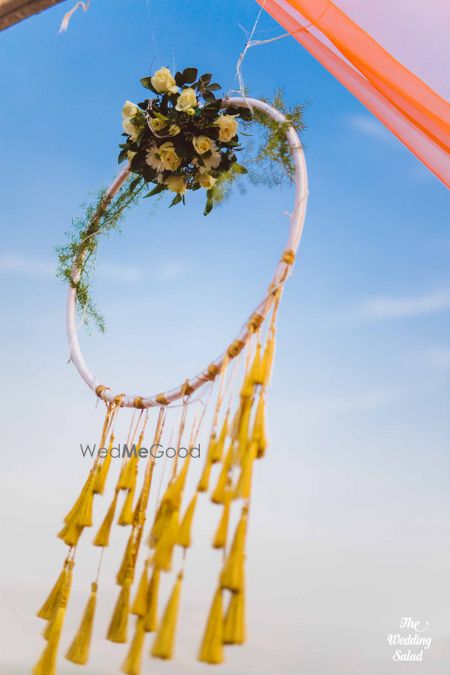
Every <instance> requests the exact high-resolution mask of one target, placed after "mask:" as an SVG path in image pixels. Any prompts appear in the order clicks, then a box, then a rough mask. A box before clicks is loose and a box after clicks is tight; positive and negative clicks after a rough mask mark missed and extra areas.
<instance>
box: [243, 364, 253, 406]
mask: <svg viewBox="0 0 450 675" xmlns="http://www.w3.org/2000/svg"><path fill="white" fill-rule="evenodd" d="M252 394H253V381H252V378H251V372H250V371H249V372H247V373H246V374H245V377H244V382H243V384H242V388H241V391H240V397H241V399H242V400H243V401H246V400H247V399H249V398H251V396H252Z"/></svg>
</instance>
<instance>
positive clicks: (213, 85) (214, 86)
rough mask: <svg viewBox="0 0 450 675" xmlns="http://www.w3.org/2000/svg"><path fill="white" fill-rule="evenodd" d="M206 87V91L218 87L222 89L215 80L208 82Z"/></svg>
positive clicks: (214, 89) (215, 89) (216, 89)
mask: <svg viewBox="0 0 450 675" xmlns="http://www.w3.org/2000/svg"><path fill="white" fill-rule="evenodd" d="M206 89H207V90H208V91H218V90H219V89H222V87H221V86H220V84H218V83H217V82H213V83H212V84H208V86H207V87H206Z"/></svg>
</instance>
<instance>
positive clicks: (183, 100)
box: [175, 87, 198, 114]
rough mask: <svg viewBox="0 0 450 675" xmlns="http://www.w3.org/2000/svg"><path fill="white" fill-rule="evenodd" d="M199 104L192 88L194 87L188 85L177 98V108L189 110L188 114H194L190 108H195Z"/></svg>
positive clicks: (182, 110)
mask: <svg viewBox="0 0 450 675" xmlns="http://www.w3.org/2000/svg"><path fill="white" fill-rule="evenodd" d="M197 105H198V101H197V97H196V95H195V91H194V90H193V89H192V87H187V88H186V89H183V91H182V92H181V94H180V95H179V97H178V98H177V104H176V106H175V108H176V109H177V110H178V111H179V112H187V113H188V114H192V113H190V112H189V110H190V109H191V108H195V107H196V106H197ZM194 112H195V111H194Z"/></svg>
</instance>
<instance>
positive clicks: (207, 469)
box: [197, 457, 212, 492]
mask: <svg viewBox="0 0 450 675" xmlns="http://www.w3.org/2000/svg"><path fill="white" fill-rule="evenodd" d="M211 469H212V461H211V457H207V458H206V461H205V465H204V467H203V471H202V474H201V476H200V480H199V482H198V485H197V492H207V491H208V487H209V478H210V476H211Z"/></svg>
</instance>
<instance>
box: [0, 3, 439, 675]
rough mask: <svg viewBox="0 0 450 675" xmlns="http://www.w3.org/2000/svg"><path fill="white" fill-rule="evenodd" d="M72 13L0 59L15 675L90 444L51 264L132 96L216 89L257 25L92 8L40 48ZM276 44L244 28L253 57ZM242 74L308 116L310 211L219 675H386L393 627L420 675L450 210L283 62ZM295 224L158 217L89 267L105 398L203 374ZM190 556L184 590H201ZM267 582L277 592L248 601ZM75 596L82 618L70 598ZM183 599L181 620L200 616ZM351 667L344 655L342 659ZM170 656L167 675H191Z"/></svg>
mask: <svg viewBox="0 0 450 675" xmlns="http://www.w3.org/2000/svg"><path fill="white" fill-rule="evenodd" d="M67 8H68V7H65V5H62V6H59V7H55V8H53V9H52V10H50V11H48V12H45V13H44V14H43V15H40V16H37V17H35V18H33V19H31V20H29V21H26V22H24V23H22V24H19V25H18V26H16V27H13V28H11V29H10V30H8V31H6V32H5V33H3V34H2V35H1V40H0V55H1V56H0V58H1V60H2V69H1V74H0V81H1V87H2V91H3V92H4V103H3V106H2V120H3V123H2V125H1V130H0V138H1V147H2V169H1V171H2V180H1V181H0V194H1V202H2V228H1V231H0V242H1V244H0V251H1V252H0V298H1V303H2V315H3V322H2V331H1V335H0V340H1V348H2V353H3V355H4V363H3V373H4V378H3V395H4V403H3V413H4V414H5V421H4V423H3V430H4V441H3V455H4V456H3V467H4V472H3V478H2V502H1V507H0V508H1V512H2V515H3V519H2V520H4V521H5V520H6V526H5V529H6V534H5V541H7V542H8V546H7V547H6V552H5V553H4V557H5V573H4V575H3V582H2V584H6V585H7V586H8V587H9V589H10V590H6V586H5V589H4V591H5V592H4V597H5V601H4V607H3V610H2V611H3V613H4V619H5V620H4V621H2V622H0V623H1V624H2V625H3V626H4V627H3V628H2V629H1V630H2V637H5V638H7V641H8V642H7V644H8V645H10V647H9V648H7V649H6V651H5V652H4V655H3V656H2V659H3V661H2V662H1V663H0V672H2V673H3V672H4V673H11V672H15V671H13V669H14V668H16V669H17V673H19V672H28V671H27V667H28V664H29V663H30V662H31V661H32V660H33V659H34V657H35V654H36V653H37V652H38V650H39V644H40V642H39V638H38V637H36V639H35V640H34V637H33V638H32V639H31V640H30V644H29V645H27V647H26V649H23V650H22V649H20V650H19V649H18V644H19V643H21V637H20V636H21V635H22V634H23V631H24V630H25V631H26V633H27V635H30V636H37V635H38V632H39V628H40V627H39V626H37V623H36V622H35V621H34V619H33V617H32V612H33V610H34V608H35V606H36V605H37V604H39V600H40V598H41V596H42V589H43V588H46V587H47V586H48V584H49V583H50V582H51V579H52V577H53V576H54V574H55V570H56V567H57V565H58V564H59V562H58V561H59V560H60V558H61V555H62V551H61V547H60V545H59V543H58V542H57V541H55V540H54V538H53V537H52V532H53V531H54V530H55V529H56V528H57V527H58V523H59V514H60V513H63V511H64V509H65V506H66V503H67V493H68V492H69V491H70V492H71V494H72V493H74V492H75V490H76V489H77V485H78V484H79V482H80V480H81V476H82V475H83V474H84V473H85V468H86V467H85V466H80V461H79V456H78V454H77V447H78V443H79V442H80V440H81V441H86V439H88V438H92V437H94V436H95V435H96V433H97V429H98V428H99V425H100V413H99V411H97V410H95V408H94V405H93V400H92V396H91V394H90V392H89V391H88V390H87V388H86V387H85V385H84V384H83V383H82V382H81V381H80V380H79V379H78V377H77V375H76V373H75V371H74V370H73V369H71V368H69V367H68V366H67V365H66V360H67V346H66V343H65V335H64V302H65V290H66V289H65V288H64V286H63V284H62V282H60V281H58V280H56V279H55V278H54V265H55V253H54V247H55V245H57V244H59V243H61V242H63V241H64V233H65V232H66V231H67V230H68V229H69V228H70V222H71V219H72V218H73V217H74V216H76V215H78V214H80V213H81V208H80V206H81V205H82V204H83V203H85V202H86V201H87V200H88V199H89V195H92V194H93V193H95V192H96V191H97V190H98V189H99V188H102V187H105V186H106V185H107V184H108V182H109V181H110V180H111V178H112V177H113V176H114V175H115V172H116V171H117V165H116V155H117V144H118V143H119V142H120V133H121V129H120V110H121V107H122V104H123V102H124V101H125V99H131V100H139V99H140V98H141V97H142V94H143V90H142V89H141V87H140V84H139V79H140V78H141V77H143V76H145V75H148V74H150V73H151V72H152V70H154V69H156V68H158V67H160V66H161V65H168V66H169V67H176V68H183V67H186V66H190V65H196V66H198V67H199V69H200V70H202V71H210V70H212V72H213V73H214V76H215V79H217V81H219V82H220V83H221V84H223V86H224V89H225V91H228V90H233V89H236V87H237V83H236V81H235V65H236V61H237V59H238V56H239V53H240V51H241V50H242V48H243V46H244V42H245V36H244V33H243V31H242V29H241V28H240V25H239V24H241V25H242V26H244V27H246V28H247V29H249V28H251V26H252V24H253V21H254V19H255V17H256V14H257V12H258V7H257V5H256V3H253V2H251V1H250V0H248V1H245V2H244V0H228V2H221V3H220V2H218V0H214V1H213V2H206V1H205V0H197V1H196V2H194V1H192V0H185V1H184V2H177V3H174V2H169V0H162V1H161V2H159V3H157V2H150V1H149V0H148V1H147V2H145V1H144V0H142V1H141V0H139V1H138V0H134V1H131V0H121V1H120V2H119V1H117V0H116V1H111V0H110V1H109V2H107V1H106V0H93V2H92V6H91V8H90V9H89V11H88V12H87V13H86V14H82V13H77V14H76V15H75V16H74V17H73V19H72V23H71V25H70V28H69V30H68V32H67V33H66V34H64V35H57V28H58V25H59V22H60V20H61V18H62V15H63V14H64V11H66V9H67ZM281 33H282V30H281V29H280V28H279V27H277V26H276V24H275V23H274V22H273V21H272V20H271V19H270V17H268V16H265V15H263V17H262V18H261V21H260V23H259V26H258V32H257V35H256V37H257V38H259V39H265V38H269V37H273V36H275V35H279V34H281ZM243 74H244V79H245V83H246V85H247V87H248V88H249V90H250V93H251V94H252V95H254V96H260V95H261V96H270V95H271V94H272V93H273V91H274V90H275V89H276V88H277V87H279V86H282V87H283V88H284V90H285V94H286V98H287V100H288V101H289V102H290V103H296V102H305V103H307V107H306V111H305V122H306V127H307V128H306V130H305V132H304V134H303V137H302V140H303V142H304V145H305V152H306V157H307V161H308V169H309V178H310V200H309V205H308V214H307V220H306V228H305V234H304V238H303V240H302V243H301V247H300V253H299V257H298V262H297V265H296V268H295V274H294V275H293V277H292V278H291V280H290V281H289V284H288V287H287V289H286V293H285V295H284V298H283V304H282V310H281V314H280V321H279V340H278V352H277V362H276V368H275V377H274V382H273V387H272V391H271V396H270V406H269V410H270V417H269V422H270V432H271V434H270V436H271V446H272V449H271V453H270V455H269V457H268V458H267V460H266V461H265V462H264V463H263V464H262V465H261V467H258V470H259V475H258V476H257V480H256V488H255V490H256V494H255V500H254V501H255V508H254V512H255V516H254V522H253V523H252V527H253V530H252V537H253V538H252V548H251V549H250V551H249V565H250V566H251V567H250V570H251V574H252V577H251V578H252V585H251V598H250V600H249V622H250V623H249V632H250V642H249V645H248V646H247V647H246V648H245V649H244V650H242V652H241V653H240V654H239V655H236V656H235V655H233V656H232V658H231V659H230V663H229V665H227V666H225V667H224V669H223V670H224V673H225V675H228V674H229V675H232V674H233V673H237V672H240V668H241V667H242V664H244V665H245V667H246V668H247V669H249V668H250V667H254V668H255V672H258V673H259V675H265V674H266V673H267V674H269V673H273V672H275V670H276V669H277V668H279V671H277V672H283V673H298V672H302V675H314V674H315V673H320V675H332V674H333V673H338V672H342V669H345V672H346V675H352V674H353V673H360V672H365V673H366V674H367V675H372V673H373V674H375V673H379V672H383V673H386V675H389V674H390V673H391V672H392V673H393V672H397V671H398V669H399V668H401V666H399V665H398V664H396V665H392V664H391V661H390V657H391V655H390V653H389V650H388V648H387V647H386V645H385V637H383V636H385V634H386V633H388V632H392V631H393V630H394V629H395V627H396V625H397V622H398V621H399V620H400V618H401V616H403V615H404V613H407V612H409V613H411V614H412V615H416V614H417V615H419V614H420V616H417V618H422V619H427V620H430V622H431V624H432V627H433V630H434V633H433V637H434V639H435V640H436V641H437V642H438V645H439V647H437V648H436V649H435V652H434V656H433V654H432V653H430V654H429V655H427V658H428V666H427V663H425V664H424V665H423V666H418V672H420V673H424V674H425V673H427V675H428V673H429V672H431V668H434V670H433V671H432V672H433V674H435V673H436V675H438V673H441V672H444V671H443V670H442V671H441V670H439V668H441V667H443V665H442V664H443V663H444V661H443V660H442V661H441V660H440V659H443V657H442V654H444V653H446V650H448V649H449V635H448V621H449V618H450V616H449V608H448V603H447V604H445V603H444V602H443V600H442V590H441V584H442V583H443V582H444V579H446V575H447V571H448V567H449V563H450V550H449V547H448V544H447V543H446V542H448V540H449V538H448V515H449V506H450V500H449V498H448V470H449V462H448V451H449V443H448V437H449V431H450V428H449V427H450V425H449V415H448V408H449V402H450V401H449V393H448V380H449V373H450V344H449V328H450V321H449V314H450V275H449V261H450V233H449V228H448V195H447V193H446V190H445V188H444V187H443V186H442V185H441V184H440V183H439V182H438V181H437V179H435V178H434V177H433V176H432V175H431V174H430V173H429V172H428V171H427V169H425V168H424V167H423V166H421V165H420V163H419V162H418V161H417V160H416V159H415V158H414V157H413V156H412V155H411V154H410V153H409V152H408V151H407V150H406V149H405V148H403V147H402V146H401V144H400V143H399V142H398V141H397V140H396V139H395V138H393V137H392V136H391V135H390V134H389V132H387V131H386V130H385V129H384V128H383V127H382V126H381V125H380V124H379V123H378V122H377V121H376V119H374V118H373V117H372V116H371V115H370V114H369V113H368V112H367V111H366V110H365V109H364V108H363V107H362V106H361V105H360V104H359V103H358V102H357V101H356V100H355V99H354V98H353V97H352V96H351V95H350V94H348V93H347V92H346V91H345V90H344V89H343V88H342V87H341V85H339V83H337V82H336V81H335V80H334V79H333V78H332V77H331V76H329V75H328V73H327V72H326V71H324V70H323V68H322V67H321V66H320V65H319V64H317V63H316V62H315V61H314V60H313V59H312V58H311V57H310V56H309V55H308V54H307V53H306V52H305V51H304V50H303V49H302V48H301V47H300V46H299V45H298V44H297V43H296V42H295V41H294V40H292V39H291V38H286V39H282V40H279V41H277V42H273V43H271V44H268V45H264V46H259V47H255V48H253V49H251V50H249V52H248V54H247V57H246V59H245V62H244V65H243ZM291 199H292V195H291V192H290V190H289V189H284V190H280V189H275V190H272V191H270V192H269V191H267V189H266V188H250V189H248V191H247V192H246V194H244V195H239V194H238V193H236V194H235V195H234V197H233V198H232V199H230V200H229V201H228V202H226V203H225V204H224V205H223V206H221V207H220V208H218V209H217V210H215V211H214V212H213V213H212V214H211V215H210V216H208V217H207V218H204V217H203V216H202V215H201V208H200V204H199V202H198V200H197V199H189V202H190V203H189V205H188V206H187V207H186V208H181V207H177V208H176V209H171V210H170V211H168V210H167V209H166V206H165V204H164V203H162V202H161V203H159V204H158V206H157V207H156V208H154V207H153V206H151V205H150V204H149V203H148V201H147V203H144V204H142V205H140V206H139V207H138V208H137V209H135V210H134V211H133V212H132V213H130V216H129V218H128V219H127V221H126V223H125V224H124V226H123V232H122V234H120V235H114V236H113V237H112V238H111V239H109V240H105V241H104V242H102V247H101V252H100V256H99V261H98V270H97V277H96V282H95V289H94V291H95V297H96V300H97V302H98V304H99V306H100V308H101V309H102V311H103V313H104V315H105V317H106V321H107V326H108V330H107V333H106V334H105V335H103V336H102V335H99V334H97V333H95V332H94V333H93V334H92V335H91V336H89V335H86V336H84V337H83V348H84V349H85V351H86V355H87V358H88V361H89V363H90V364H91V366H92V367H93V369H94V370H96V371H97V373H98V375H99V376H100V378H101V379H102V380H104V381H108V383H111V384H112V386H114V387H116V388H117V389H120V390H122V389H124V388H126V389H127V390H138V391H142V392H149V391H152V392H153V391H158V390H160V389H162V388H169V387H171V386H174V385H175V384H177V383H178V382H179V381H181V380H183V379H185V378H186V377H187V376H189V375H192V374H194V373H195V372H196V371H197V370H199V369H200V368H202V367H203V366H204V365H205V363H207V362H209V361H210V360H211V359H212V358H213V357H214V356H216V355H217V353H219V352H220V351H221V350H222V349H223V347H224V345H225V344H227V343H228V342H229V340H230V339H231V338H232V337H233V336H234V334H235V333H236V332H237V330H238V328H239V326H240V325H241V323H242V321H243V319H244V318H245V316H246V315H247V314H248V313H249V311H250V310H251V308H252V307H253V306H254V305H255V304H256V302H257V301H258V300H259V298H260V295H261V294H262V290H263V288H264V287H265V285H266V283H267V281H268V279H269V278H270V276H271V274H272V270H273V268H274V265H275V263H276V261H277V259H278V257H279V254H280V252H281V250H282V249H283V245H284V241H285V238H286V234H287V219H286V217H285V216H284V215H283V212H284V211H286V210H289V208H290V204H291ZM5 394H6V395H5ZM80 429H81V430H82V431H80ZM80 433H81V434H82V435H83V438H80ZM6 514H7V518H6ZM21 532H23V535H21V534H20V533H21ZM30 546H31V547H32V549H33V550H34V551H35V553H34V554H33V559H34V569H33V571H34V574H33V575H32V577H30V575H29V573H28V567H27V560H29V547H30ZM196 555H197V556H198V557H197V558H196V563H197V566H198V569H199V570H200V569H201V570H202V571H203V570H209V567H208V565H209V562H207V561H206V560H205V559H204V558H202V552H201V550H200V552H199V553H198V554H196ZM87 567H88V565H87V563H86V572H83V573H82V574H81V578H82V579H84V578H86V579H88V577H89V571H88V569H87ZM273 569H276V570H278V571H279V574H278V575H277V580H278V581H277V582H275V586H274V587H273V588H272V585H273V583H274V582H273V581H271V582H270V584H269V586H270V588H269V589H268V590H267V583H268V581H267V580H268V579H271V576H270V574H271V570H273ZM298 570H300V574H299V572H298ZM83 575H84V576H83ZM193 576H194V580H195V577H196V573H193ZM197 577H198V579H199V580H200V581H201V578H202V577H201V575H200V573H199V572H197ZM368 580H370V582H369V581H368ZM271 584H272V585H271ZM368 585H370V588H369V587H368ZM105 586H107V582H106V581H105ZM194 587H195V583H194ZM262 589H263V590H264V593H263V592H262ZM197 590H198V589H197ZM77 593H78V595H77ZM75 596H76V597H75V600H74V602H75V606H76V607H81V606H82V603H83V599H84V596H83V588H82V587H81V586H80V587H79V588H78V589H76V591H75ZM194 596H195V594H194ZM194 596H192V597H187V599H186V603H187V607H188V609H189V608H190V610H192V612H193V616H196V614H195V612H196V605H195V602H196V599H195V597H194ZM113 597H114V595H113V589H112V588H111V589H110V598H111V599H112V598H113ZM205 597H206V595H205ZM77 603H78V605H77ZM101 611H103V610H101ZM108 611H109V608H108V607H106V608H105V610H104V612H105V616H106V615H107V612H108ZM186 611H188V610H186ZM261 617H264V618H263V619H262V618H261ZM73 622H74V624H73V625H75V624H76V616H75V617H74V618H73ZM193 623H195V621H194V622H193ZM279 626H283V627H284V629H283V631H279V632H278V633H277V627H279ZM98 639H99V640H100V641H101V637H100V636H99V637H98ZM299 641H300V642H299ZM324 641H326V642H327V643H328V644H329V652H328V655H324V654H323V653H322V651H321V649H320V644H321V643H323V642H324ZM357 641H358V643H359V644H363V645H364V648H363V649H362V650H361V651H362V652H363V653H359V654H357V655H355V653H354V652H355V644H356V643H357ZM103 642H104V641H103ZM184 644H185V646H186V649H185V650H184V647H183V648H182V649H181V656H180V658H181V661H180V662H179V664H178V666H177V667H176V670H177V673H178V672H179V671H180V670H181V672H186V673H188V672H191V670H193V668H194V667H195V666H194V661H193V657H192V654H191V653H190V652H189V649H188V640H187V639H185V643H184ZM299 644H300V645H301V652H302V655H303V656H302V657H301V658H300V656H299V654H298V645H299ZM99 649H100V651H99V654H100V656H99V657H98V658H99V660H97V661H96V662H95V664H94V672H97V673H101V672H110V670H111V668H112V666H111V664H114V663H115V662H116V660H117V658H116V656H115V652H114V648H113V647H111V645H108V644H106V647H105V646H102V647H101V648H99ZM101 650H103V651H101ZM150 665H151V667H152V672H156V673H159V671H160V669H161V671H162V667H161V666H160V664H155V665H154V666H153V664H148V666H147V667H148V669H149V672H150ZM420 667H423V668H425V669H424V670H420V671H419V668H420ZM427 667H428V668H429V670H427V669H426V668H427ZM2 668H3V670H2ZM390 668H392V670H390ZM62 672H66V671H64V670H63V671H62ZM67 672H68V673H71V672H75V671H74V669H73V668H72V669H71V668H68V669H67ZM170 672H172V671H170ZM174 672H175V671H174Z"/></svg>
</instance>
